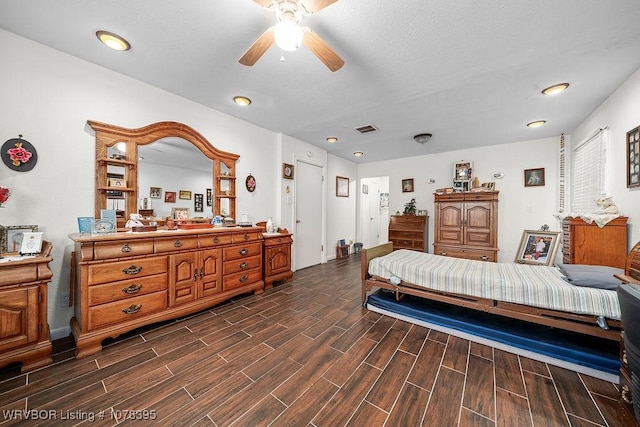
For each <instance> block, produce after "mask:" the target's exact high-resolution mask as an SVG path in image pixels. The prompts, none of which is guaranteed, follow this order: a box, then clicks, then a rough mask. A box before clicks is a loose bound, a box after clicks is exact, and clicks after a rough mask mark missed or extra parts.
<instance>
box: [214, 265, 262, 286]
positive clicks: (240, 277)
mask: <svg viewBox="0 0 640 427" xmlns="http://www.w3.org/2000/svg"><path fill="white" fill-rule="evenodd" d="M260 279H262V270H261V269H259V268H257V269H254V270H249V271H241V272H239V273H235V274H229V275H226V276H224V278H223V279H222V290H223V291H230V290H232V289H237V288H241V287H243V286H246V285H249V284H251V283H255V282H257V281H259V280H260Z"/></svg>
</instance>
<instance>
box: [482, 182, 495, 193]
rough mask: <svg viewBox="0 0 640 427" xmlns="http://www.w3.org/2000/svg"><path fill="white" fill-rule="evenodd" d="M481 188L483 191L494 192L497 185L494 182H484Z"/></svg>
mask: <svg viewBox="0 0 640 427" xmlns="http://www.w3.org/2000/svg"><path fill="white" fill-rule="evenodd" d="M480 188H482V191H493V190H494V189H495V188H496V183H495V182H494V181H489V182H483V183H482V184H481V185H480Z"/></svg>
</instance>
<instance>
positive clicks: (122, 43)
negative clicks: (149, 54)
mask: <svg viewBox="0 0 640 427" xmlns="http://www.w3.org/2000/svg"><path fill="white" fill-rule="evenodd" d="M96 37H98V39H99V40H100V41H101V42H102V43H103V44H104V45H106V46H108V47H110V48H111V49H114V50H129V49H131V45H130V44H129V42H128V41H126V40H125V39H124V38H122V37H120V36H119V35H117V34H113V33H110V32H109V31H104V30H100V31H96Z"/></svg>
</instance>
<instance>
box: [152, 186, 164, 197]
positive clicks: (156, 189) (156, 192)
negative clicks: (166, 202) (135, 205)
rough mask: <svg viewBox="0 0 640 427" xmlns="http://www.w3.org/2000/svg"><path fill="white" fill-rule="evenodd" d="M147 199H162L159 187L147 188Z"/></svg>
mask: <svg viewBox="0 0 640 427" xmlns="http://www.w3.org/2000/svg"><path fill="white" fill-rule="evenodd" d="M149 197H150V198H151V199H159V198H160V197H162V188H160V187H151V188H149Z"/></svg>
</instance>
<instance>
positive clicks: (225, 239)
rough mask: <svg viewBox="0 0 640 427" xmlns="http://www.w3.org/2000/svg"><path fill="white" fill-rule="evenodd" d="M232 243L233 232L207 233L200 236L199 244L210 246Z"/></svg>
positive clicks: (202, 246)
mask: <svg viewBox="0 0 640 427" xmlns="http://www.w3.org/2000/svg"><path fill="white" fill-rule="evenodd" d="M230 243H231V234H220V235H217V234H206V235H204V234H203V235H200V236H198V245H200V247H201V248H208V247H211V246H218V245H228V244H230Z"/></svg>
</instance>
